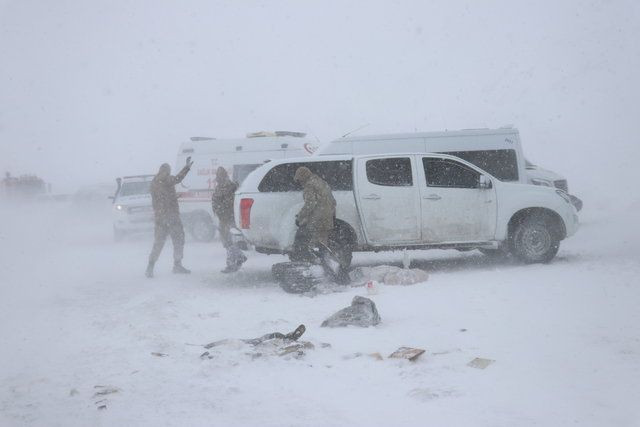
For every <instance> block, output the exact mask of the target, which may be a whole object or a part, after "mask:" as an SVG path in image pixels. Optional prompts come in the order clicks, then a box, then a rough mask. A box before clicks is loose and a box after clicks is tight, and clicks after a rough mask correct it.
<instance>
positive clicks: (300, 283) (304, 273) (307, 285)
mask: <svg viewBox="0 0 640 427" xmlns="http://www.w3.org/2000/svg"><path fill="white" fill-rule="evenodd" d="M271 274H273V277H274V278H275V279H276V281H277V282H278V284H279V285H280V287H281V288H282V289H283V290H284V291H285V292H287V293H290V294H302V293H305V292H309V291H311V290H313V289H315V287H316V286H317V285H318V284H319V283H320V282H322V280H323V279H324V274H323V272H322V267H320V266H318V265H315V264H311V263H309V262H279V263H277V264H274V265H273V266H272V267H271Z"/></svg>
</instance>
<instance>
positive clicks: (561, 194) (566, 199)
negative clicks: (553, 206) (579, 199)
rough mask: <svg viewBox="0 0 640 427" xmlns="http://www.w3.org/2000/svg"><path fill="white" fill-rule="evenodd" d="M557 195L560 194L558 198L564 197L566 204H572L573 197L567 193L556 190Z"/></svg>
mask: <svg viewBox="0 0 640 427" xmlns="http://www.w3.org/2000/svg"><path fill="white" fill-rule="evenodd" d="M556 193H557V194H558V196H560V197H562V198H563V199H564V201H565V202H567V203H569V204H571V197H569V195H568V194H567V193H565V192H564V191H562V190H556Z"/></svg>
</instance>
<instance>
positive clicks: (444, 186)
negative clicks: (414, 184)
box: [419, 156, 497, 243]
mask: <svg viewBox="0 0 640 427" xmlns="http://www.w3.org/2000/svg"><path fill="white" fill-rule="evenodd" d="M420 157H421V163H422V164H421V167H420V174H419V175H420V177H419V182H420V184H419V188H420V195H421V203H422V237H423V240H424V241H425V242H427V243H454V242H481V241H489V240H493V239H494V235H495V231H496V215H497V207H496V190H495V188H494V186H493V185H491V188H481V187H482V186H481V185H480V176H481V175H483V174H482V173H481V172H480V171H478V170H476V169H473V168H471V167H470V166H468V165H466V164H464V163H462V162H458V161H456V160H453V159H448V158H441V157H431V156H420ZM485 177H486V175H485ZM487 178H488V177H487Z"/></svg>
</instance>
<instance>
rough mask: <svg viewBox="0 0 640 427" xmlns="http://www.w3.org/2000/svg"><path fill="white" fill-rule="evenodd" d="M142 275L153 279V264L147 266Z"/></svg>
mask: <svg viewBox="0 0 640 427" xmlns="http://www.w3.org/2000/svg"><path fill="white" fill-rule="evenodd" d="M144 275H145V276H147V277H148V278H149V279H152V278H153V263H152V262H150V263H149V264H147V271H145V272H144Z"/></svg>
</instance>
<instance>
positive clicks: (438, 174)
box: [422, 157, 480, 188]
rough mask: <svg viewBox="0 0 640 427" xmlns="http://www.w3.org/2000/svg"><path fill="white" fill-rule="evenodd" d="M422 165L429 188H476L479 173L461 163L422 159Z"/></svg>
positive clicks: (428, 158)
mask: <svg viewBox="0 0 640 427" xmlns="http://www.w3.org/2000/svg"><path fill="white" fill-rule="evenodd" d="M422 165H423V166H424V174H425V176H426V178H427V185H428V186H429V187H448V188H478V183H479V181H480V173H478V172H477V171H475V170H473V169H470V168H469V167H467V166H466V165H464V164H462V163H458V162H456V161H454V160H450V159H437V158H431V157H424V158H423V159H422Z"/></svg>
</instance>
